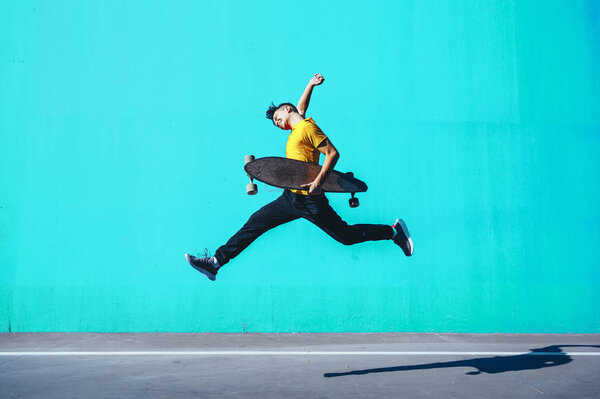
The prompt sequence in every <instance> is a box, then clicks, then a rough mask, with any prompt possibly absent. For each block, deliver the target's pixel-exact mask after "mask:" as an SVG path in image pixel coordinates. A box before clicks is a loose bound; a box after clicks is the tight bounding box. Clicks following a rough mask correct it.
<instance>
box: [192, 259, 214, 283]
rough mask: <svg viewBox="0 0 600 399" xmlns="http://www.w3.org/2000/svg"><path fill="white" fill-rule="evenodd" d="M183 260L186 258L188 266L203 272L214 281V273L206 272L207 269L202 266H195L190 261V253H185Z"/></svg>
mask: <svg viewBox="0 0 600 399" xmlns="http://www.w3.org/2000/svg"><path fill="white" fill-rule="evenodd" d="M185 260H187V262H188V263H189V264H190V266H192V267H193V268H194V269H196V270H198V271H199V272H200V273H202V274H204V275H205V276H206V277H208V278H209V279H210V280H212V281H215V279H216V277H215V275H214V274H212V273H210V272H208V270H204V269H203V268H201V267H199V266H196V265H194V264H193V263H192V260H191V259H190V254H185Z"/></svg>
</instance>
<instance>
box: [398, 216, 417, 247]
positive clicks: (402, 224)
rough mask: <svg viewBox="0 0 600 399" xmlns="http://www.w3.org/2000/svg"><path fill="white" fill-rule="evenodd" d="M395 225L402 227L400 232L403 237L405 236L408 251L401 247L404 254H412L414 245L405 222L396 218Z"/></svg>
mask: <svg viewBox="0 0 600 399" xmlns="http://www.w3.org/2000/svg"><path fill="white" fill-rule="evenodd" d="M396 225H398V226H400V228H401V229H402V234H404V237H406V243H407V245H406V249H407V250H408V253H407V252H406V251H404V248H402V250H403V251H404V255H406V256H412V254H413V251H414V247H413V242H412V238H411V237H410V233H409V232H408V227H406V223H404V220H402V219H396Z"/></svg>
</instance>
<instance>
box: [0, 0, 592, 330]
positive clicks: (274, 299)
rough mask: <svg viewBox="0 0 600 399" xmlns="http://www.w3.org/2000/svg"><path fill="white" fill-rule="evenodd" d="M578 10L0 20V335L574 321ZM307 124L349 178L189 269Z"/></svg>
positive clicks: (586, 39)
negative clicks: (281, 109)
mask: <svg viewBox="0 0 600 399" xmlns="http://www.w3.org/2000/svg"><path fill="white" fill-rule="evenodd" d="M599 21H600V6H599V5H598V2H596V1H572V0H570V1H567V0H563V1H561V0H553V1H544V2H537V1H531V2H524V1H516V0H513V1H485V2H476V1H416V0H415V1H389V2H382V1H379V2H372V3H369V2H352V1H351V2H342V1H336V2H310V1H309V2H300V3H293V2H281V1H274V2H242V1H240V2H226V1H220V0H219V1H217V0H216V1H201V2H196V1H187V2H186V1H183V2H156V1H155V2H145V1H144V2H142V1H140V2H134V1H126V2H122V1H102V2H50V1H48V2H46V1H18V2H17V1H13V2H10V3H4V4H3V5H2V6H1V10H0V331H214V332H223V331H232V332H239V331H260V332H273V331H282V332H287V331H311V332H316V331H353V332H358V331H382V332H383V331H438V332H441V331H456V332H587V333H598V332H600V306H599V305H600V271H599V270H600V268H599V266H600V252H599V251H598V243H599V242H600V229H599V226H600V207H599V206H598V198H599V197H600V183H599V181H600V156H599V155H600V113H599V112H598V111H599V110H600V96H599V94H600V70H599V65H600V63H599V61H600V40H599V38H600V22H599ZM315 72H321V73H323V74H324V75H325V78H326V81H325V83H324V84H323V86H320V87H317V88H316V89H315V92H314V94H313V100H312V103H311V106H310V109H309V112H308V115H309V116H312V117H313V118H314V119H315V121H316V122H317V123H318V124H319V125H320V127H321V128H322V129H323V130H324V131H325V132H326V133H327V134H328V135H329V136H330V138H331V140H332V141H333V143H334V144H335V145H336V146H337V148H338V149H339V151H340V153H341V158H340V161H339V163H338V166H337V168H338V169H339V170H342V171H350V170H351V171H354V172H355V174H356V175H357V176H358V177H360V178H362V179H364V180H365V181H366V182H367V183H368V184H369V191H368V192H367V193H365V194H364V195H361V196H360V200H361V206H360V207H359V208H357V209H350V208H349V207H348V206H347V199H348V197H347V196H346V195H330V196H329V197H330V201H331V203H332V205H333V206H334V208H335V209H336V210H337V211H338V212H339V214H340V215H341V216H342V217H343V218H344V219H346V220H347V221H348V222H350V223H380V222H381V223H389V224H391V223H393V221H394V219H395V218H397V217H402V218H404V219H405V220H406V221H407V223H408V226H409V228H410V230H411V233H412V235H413V238H414V242H415V254H414V256H413V257H412V258H406V257H404V255H403V254H402V251H401V250H400V249H399V248H398V247H396V246H395V245H393V244H392V243H390V242H375V243H364V244H359V245H355V246H350V247H346V246H343V245H340V244H338V243H337V242H335V241H334V240H333V239H331V238H330V237H328V236H327V235H325V234H324V233H323V232H321V231H320V230H319V229H317V228H315V227H314V226H312V225H311V224H310V223H308V222H306V221H303V220H300V221H295V222H292V223H290V224H287V225H284V226H281V227H279V228H277V229H275V230H272V231H270V232H269V233H267V234H266V235H264V236H262V237H261V238H259V239H258V240H257V241H256V242H255V243H254V244H253V245H252V246H250V247H249V248H248V249H247V250H246V251H245V252H243V253H242V254H241V255H240V256H239V257H238V258H236V259H234V260H233V261H232V262H231V263H229V264H228V265H227V266H226V267H225V268H224V269H222V271H221V272H220V273H219V276H218V278H217V281H216V282H214V283H212V282H210V281H209V280H208V279H206V278H205V277H203V276H202V275H200V274H199V273H198V272H196V271H195V270H193V269H192V268H191V267H189V266H188V265H187V263H186V262H185V259H184V253H186V252H192V253H198V252H201V251H202V250H203V249H204V247H207V248H209V249H210V250H212V251H214V250H215V249H216V248H217V247H218V246H219V245H221V244H223V243H224V242H225V241H226V240H227V239H228V238H229V237H230V236H231V235H232V234H233V233H234V232H235V231H236V230H237V229H238V228H239V227H241V225H242V224H243V223H244V222H245V221H246V220H247V218H248V217H249V216H250V214H251V213H252V212H253V211H255V210H257V209H258V208H259V207H261V206H262V205H264V204H265V203H267V202H269V201H271V200H272V199H274V198H276V197H277V196H278V195H279V194H280V192H279V191H277V190H274V189H270V188H269V187H266V186H264V185H262V184H261V185H259V191H260V192H259V195H257V196H255V197H249V196H247V195H246V194H245V185H246V183H247V178H246V176H245V175H244V173H243V170H242V166H243V157H244V155H246V154H255V155H257V156H269V155H283V154H284V149H285V143H286V137H287V136H286V133H285V132H283V131H281V130H278V129H277V128H275V127H273V125H272V124H271V123H270V122H269V121H267V120H266V119H265V118H264V112H265V110H266V107H267V106H268V104H269V103H270V101H271V100H273V101H275V102H282V101H294V102H295V101H297V100H298V98H299V96H300V94H301V92H302V90H303V88H304V86H305V84H306V83H307V81H308V79H309V78H310V77H311V76H312V75H313V74H314V73H315Z"/></svg>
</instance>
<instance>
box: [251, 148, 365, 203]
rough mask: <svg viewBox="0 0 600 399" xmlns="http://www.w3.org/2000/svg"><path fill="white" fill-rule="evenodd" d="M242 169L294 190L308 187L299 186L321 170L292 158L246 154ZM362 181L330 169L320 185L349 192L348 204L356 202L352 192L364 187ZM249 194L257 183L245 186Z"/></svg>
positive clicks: (264, 181)
mask: <svg viewBox="0 0 600 399" xmlns="http://www.w3.org/2000/svg"><path fill="white" fill-rule="evenodd" d="M244 170H245V171H246V173H247V174H248V176H250V179H251V180H252V179H256V180H258V181H261V182H263V183H266V184H268V185H271V186H274V187H279V188H284V189H293V190H308V188H303V187H301V186H302V185H303V184H307V183H311V182H312V181H313V180H314V179H315V178H316V177H317V175H318V174H319V172H320V171H321V166H320V165H315V164H311V163H308V162H303V161H298V160H295V159H289V158H282V157H264V158H257V159H255V158H254V156H252V155H248V156H246V158H245V165H244ZM367 188H368V187H367V185H366V183H365V182H363V181H361V180H359V179H357V178H355V177H354V175H353V174H352V173H351V172H349V173H342V172H339V171H337V170H332V171H331V172H330V173H329V174H328V175H327V177H326V178H325V180H324V181H323V184H322V185H321V189H322V190H323V191H325V192H330V193H351V194H352V198H351V199H350V206H351V207H353V208H354V207H356V206H358V200H357V199H356V198H354V194H355V193H361V192H365V191H367ZM247 192H248V194H256V185H255V184H253V183H252V181H251V184H249V185H248V187H247Z"/></svg>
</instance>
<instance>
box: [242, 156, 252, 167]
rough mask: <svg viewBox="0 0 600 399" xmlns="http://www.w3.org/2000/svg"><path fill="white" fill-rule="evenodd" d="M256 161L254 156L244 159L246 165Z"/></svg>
mask: <svg viewBox="0 0 600 399" xmlns="http://www.w3.org/2000/svg"><path fill="white" fill-rule="evenodd" d="M252 161H254V155H246V156H245V157H244V165H246V164H248V162H252Z"/></svg>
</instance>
